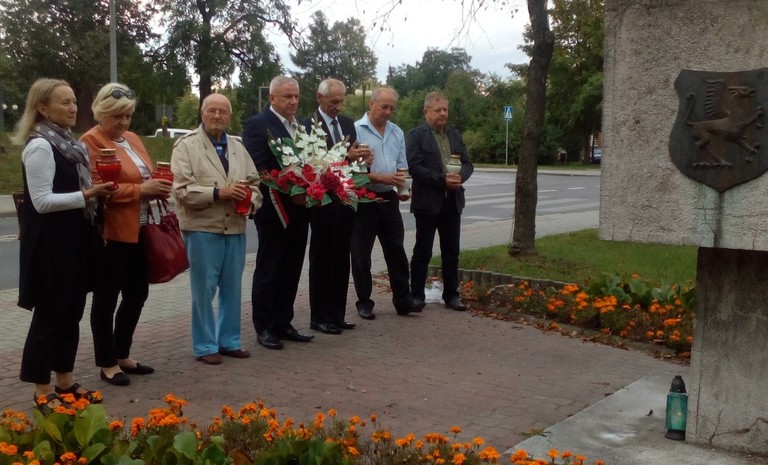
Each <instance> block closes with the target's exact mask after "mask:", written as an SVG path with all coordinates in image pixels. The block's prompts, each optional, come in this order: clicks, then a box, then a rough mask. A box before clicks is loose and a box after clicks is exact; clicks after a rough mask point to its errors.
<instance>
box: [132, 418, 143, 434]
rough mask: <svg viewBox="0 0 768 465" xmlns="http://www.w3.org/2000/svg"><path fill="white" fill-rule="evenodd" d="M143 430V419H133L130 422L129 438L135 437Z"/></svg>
mask: <svg viewBox="0 0 768 465" xmlns="http://www.w3.org/2000/svg"><path fill="white" fill-rule="evenodd" d="M143 428H144V419H143V418H134V419H133V420H131V437H136V435H138V434H139V433H140V432H141V430H142V429H143Z"/></svg>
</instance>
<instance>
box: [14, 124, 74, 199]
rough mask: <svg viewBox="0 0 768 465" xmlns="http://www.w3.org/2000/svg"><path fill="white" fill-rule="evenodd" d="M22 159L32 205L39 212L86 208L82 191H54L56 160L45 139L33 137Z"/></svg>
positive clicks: (22, 154)
mask: <svg viewBox="0 0 768 465" xmlns="http://www.w3.org/2000/svg"><path fill="white" fill-rule="evenodd" d="M21 161H22V163H24V169H25V171H26V175H27V188H28V189H29V197H30V198H31V199H32V205H33V206H34V207H35V210H37V212H38V213H53V212H58V211H63V210H74V209H77V208H85V196H84V195H83V193H82V192H81V191H75V192H67V193H62V194H54V193H53V177H54V175H55V174H56V162H55V161H54V159H53V149H52V148H51V144H49V143H48V142H47V141H46V140H45V139H39V138H38V139H32V140H31V141H29V143H28V144H27V146H26V147H24V151H23V152H22V153H21Z"/></svg>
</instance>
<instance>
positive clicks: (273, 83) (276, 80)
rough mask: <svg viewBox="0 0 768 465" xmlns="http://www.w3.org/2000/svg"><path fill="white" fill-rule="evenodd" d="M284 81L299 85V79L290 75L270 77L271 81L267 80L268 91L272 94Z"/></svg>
mask: <svg viewBox="0 0 768 465" xmlns="http://www.w3.org/2000/svg"><path fill="white" fill-rule="evenodd" d="M286 82H292V83H294V84H296V87H299V81H297V80H296V79H294V78H292V77H290V76H276V77H274V78H272V81H270V82H269V93H270V94H274V93H275V92H276V91H277V88H278V87H280V86H282V85H283V84H285V83H286Z"/></svg>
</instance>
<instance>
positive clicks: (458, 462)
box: [451, 454, 467, 465]
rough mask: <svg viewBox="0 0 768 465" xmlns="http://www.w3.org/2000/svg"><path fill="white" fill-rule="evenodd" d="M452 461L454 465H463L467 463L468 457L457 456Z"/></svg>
mask: <svg viewBox="0 0 768 465" xmlns="http://www.w3.org/2000/svg"><path fill="white" fill-rule="evenodd" d="M451 461H452V462H453V465H462V464H463V463H464V462H466V461H467V457H466V456H465V455H464V454H456V455H454V456H453V459H452V460H451Z"/></svg>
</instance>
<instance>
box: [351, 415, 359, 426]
mask: <svg viewBox="0 0 768 465" xmlns="http://www.w3.org/2000/svg"><path fill="white" fill-rule="evenodd" d="M360 423H362V420H361V419H360V417H358V416H357V415H355V416H354V417H352V418H350V419H349V424H350V425H359V424H360Z"/></svg>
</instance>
